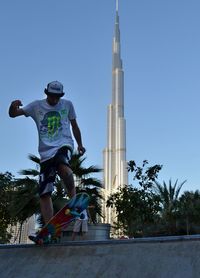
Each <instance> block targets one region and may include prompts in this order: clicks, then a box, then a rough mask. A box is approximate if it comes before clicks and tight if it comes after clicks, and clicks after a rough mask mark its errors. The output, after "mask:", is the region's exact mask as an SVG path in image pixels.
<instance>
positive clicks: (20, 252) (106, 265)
mask: <svg viewBox="0 0 200 278" xmlns="http://www.w3.org/2000/svg"><path fill="white" fill-rule="evenodd" d="M0 277H1V278H8V277H9V278H15V277H20V278H23V277H26V278H33V277H34V278H40V277H43V278H46V277H52V278H53V277H54V278H57V277H59V278H62V277H67V278H68V277H69V278H70V277H76V278H82V277H87V278H90V277H91V278H95V277H105V278H108V277H119V278H123V277H127V278H129V277H130V278H199V277H200V235H195V236H174V237H156V238H142V239H124V240H106V241H77V242H66V243H62V244H54V245H48V246H36V245H34V244H25V245H23V244H21V245H0Z"/></svg>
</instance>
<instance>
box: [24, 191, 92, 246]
mask: <svg viewBox="0 0 200 278" xmlns="http://www.w3.org/2000/svg"><path fill="white" fill-rule="evenodd" d="M88 203H89V196H88V194H86V193H79V194H77V195H76V196H74V197H73V198H71V199H70V200H69V201H68V202H67V204H66V205H65V206H64V207H63V208H62V209H61V210H60V211H58V212H57V213H56V214H55V215H54V216H53V217H52V218H51V219H50V220H49V222H48V223H47V224H46V225H45V226H44V227H43V228H42V229H41V231H40V232H39V233H38V234H37V236H35V237H34V236H29V238H30V239H31V240H32V241H34V242H35V243H36V244H39V245H42V244H46V243H53V242H57V241H58V240H59V238H60V237H61V233H62V229H63V228H65V227H67V226H68V224H69V223H70V222H72V221H73V220H74V219H75V218H76V217H77V216H78V217H80V214H81V212H82V211H83V210H84V209H86V208H87V206H88Z"/></svg>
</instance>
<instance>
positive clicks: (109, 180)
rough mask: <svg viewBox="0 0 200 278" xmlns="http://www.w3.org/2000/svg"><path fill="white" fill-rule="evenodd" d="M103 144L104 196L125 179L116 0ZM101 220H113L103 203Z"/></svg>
mask: <svg viewBox="0 0 200 278" xmlns="http://www.w3.org/2000/svg"><path fill="white" fill-rule="evenodd" d="M107 113H108V118H107V147H106V148H105V149H104V187H105V200H107V198H108V196H109V195H110V194H111V193H114V192H115V191H116V190H117V189H118V187H119V186H120V185H124V184H127V183H128V171H127V162H126V121H125V118H124V72H123V67H122V60H121V51H120V29H119V13H118V0H116V16H115V29H114V38H113V46H112V103H111V104H110V105H109V106H108V112H107ZM104 214H105V222H106V223H112V222H113V221H114V219H113V216H114V213H113V212H112V210H111V209H108V208H106V207H105V210H104Z"/></svg>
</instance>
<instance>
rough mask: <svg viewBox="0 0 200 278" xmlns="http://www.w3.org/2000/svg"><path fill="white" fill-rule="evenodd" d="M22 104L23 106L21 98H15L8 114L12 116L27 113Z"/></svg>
mask: <svg viewBox="0 0 200 278" xmlns="http://www.w3.org/2000/svg"><path fill="white" fill-rule="evenodd" d="M20 106H22V103H21V100H14V101H12V102H11V104H10V107H9V111H8V114H9V116H10V117H11V118H15V117H18V116H21V115H25V113H24V110H23V109H22V108H20Z"/></svg>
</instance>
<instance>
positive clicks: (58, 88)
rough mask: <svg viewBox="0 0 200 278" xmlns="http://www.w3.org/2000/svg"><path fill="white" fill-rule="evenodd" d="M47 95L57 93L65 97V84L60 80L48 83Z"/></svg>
mask: <svg viewBox="0 0 200 278" xmlns="http://www.w3.org/2000/svg"><path fill="white" fill-rule="evenodd" d="M44 92H45V94H46V95H56V96H60V97H63V96H64V94H65V93H64V92H63V84H62V83H60V82H59V81H52V82H50V83H48V84H47V88H46V89H45V90H44Z"/></svg>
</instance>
